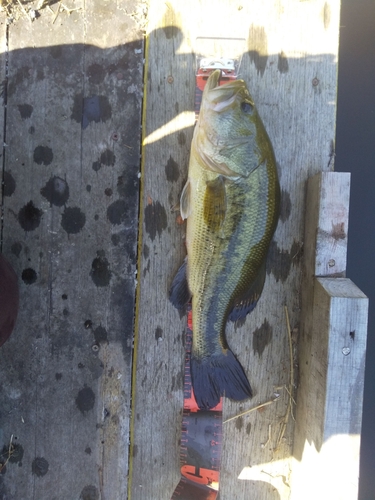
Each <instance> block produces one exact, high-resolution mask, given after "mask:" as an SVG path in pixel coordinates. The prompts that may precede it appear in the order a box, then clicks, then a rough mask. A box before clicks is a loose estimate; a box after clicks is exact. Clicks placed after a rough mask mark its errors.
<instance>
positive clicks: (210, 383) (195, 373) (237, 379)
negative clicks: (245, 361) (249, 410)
mask: <svg viewBox="0 0 375 500" xmlns="http://www.w3.org/2000/svg"><path fill="white" fill-rule="evenodd" d="M190 371H191V380H192V384H193V389H194V396H195V400H196V402H197V405H198V406H199V408H200V409H201V410H209V409H211V408H214V407H215V406H216V405H217V404H218V403H219V401H220V397H221V396H224V395H225V396H226V397H227V398H229V399H234V400H235V401H242V400H243V399H247V398H251V396H252V390H251V387H250V384H249V381H248V380H247V377H246V375H245V372H244V370H243V368H242V366H241V365H240V363H239V361H238V360H237V359H236V358H235V357H234V354H233V353H232V351H230V350H229V349H228V350H227V351H226V353H225V354H224V353H222V354H214V355H212V356H208V357H206V358H201V359H200V358H197V357H195V356H194V354H193V353H192V355H191V360H190Z"/></svg>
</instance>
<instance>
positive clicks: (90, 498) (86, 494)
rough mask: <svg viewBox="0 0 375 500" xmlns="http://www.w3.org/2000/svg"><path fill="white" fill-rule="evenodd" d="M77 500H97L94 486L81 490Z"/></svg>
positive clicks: (97, 495) (97, 494)
mask: <svg viewBox="0 0 375 500" xmlns="http://www.w3.org/2000/svg"><path fill="white" fill-rule="evenodd" d="M79 500H99V490H98V488H97V487H96V486H94V485H92V484H89V485H87V486H85V487H84V488H83V490H82V491H81V494H80V496H79Z"/></svg>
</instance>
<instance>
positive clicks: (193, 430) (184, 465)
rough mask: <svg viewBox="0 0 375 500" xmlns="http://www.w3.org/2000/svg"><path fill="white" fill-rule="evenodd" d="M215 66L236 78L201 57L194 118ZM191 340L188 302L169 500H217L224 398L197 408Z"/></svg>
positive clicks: (225, 62) (226, 67)
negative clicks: (175, 468)
mask: <svg viewBox="0 0 375 500" xmlns="http://www.w3.org/2000/svg"><path fill="white" fill-rule="evenodd" d="M216 69H221V71H222V76H221V78H220V82H219V84H220V85H223V84H224V83H227V82H228V81H230V80H235V79H236V78H237V72H236V70H235V65H234V61H233V60H231V59H222V58H220V59H202V60H201V63H200V67H199V69H198V71H197V75H196V87H195V116H196V118H197V117H198V114H199V109H200V105H201V102H202V94H203V90H204V87H205V85H206V82H207V80H208V77H209V76H210V74H211V73H212V72H213V71H214V70H216ZM192 340H193V330H192V311H191V304H189V305H188V307H187V328H186V338H185V353H186V354H185V378H184V409H183V416H182V430H181V446H180V464H181V479H180V482H179V483H178V485H177V487H176V489H175V490H174V492H173V495H172V497H171V500H216V498H217V496H218V492H219V479H220V462H221V446H222V430H223V418H222V416H223V414H222V409H223V398H221V399H220V402H219V404H218V405H217V406H215V408H212V409H211V410H200V409H199V408H198V405H197V403H196V401H195V397H194V391H193V387H192V383H191V375H190V356H191V345H192Z"/></svg>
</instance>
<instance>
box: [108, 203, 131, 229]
mask: <svg viewBox="0 0 375 500" xmlns="http://www.w3.org/2000/svg"><path fill="white" fill-rule="evenodd" d="M128 212H129V205H128V203H127V202H126V201H125V200H116V201H114V202H113V203H112V204H111V205H109V207H108V208H107V217H108V220H109V222H110V223H111V224H114V225H119V224H122V223H124V222H126V221H127V220H128Z"/></svg>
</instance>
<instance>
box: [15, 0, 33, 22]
mask: <svg viewBox="0 0 375 500" xmlns="http://www.w3.org/2000/svg"><path fill="white" fill-rule="evenodd" d="M17 2H18V4H19V6H20V7H21V10H22V12H23V13H24V14H25V16H26V17H27V19H28V20H29V21H30V22H31V23H32V22H33V20H32V19H31V17H30V16H29V14H28V13H27V11H26V9H25V7H24V6H23V5H22V3H21V2H20V0H17Z"/></svg>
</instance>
